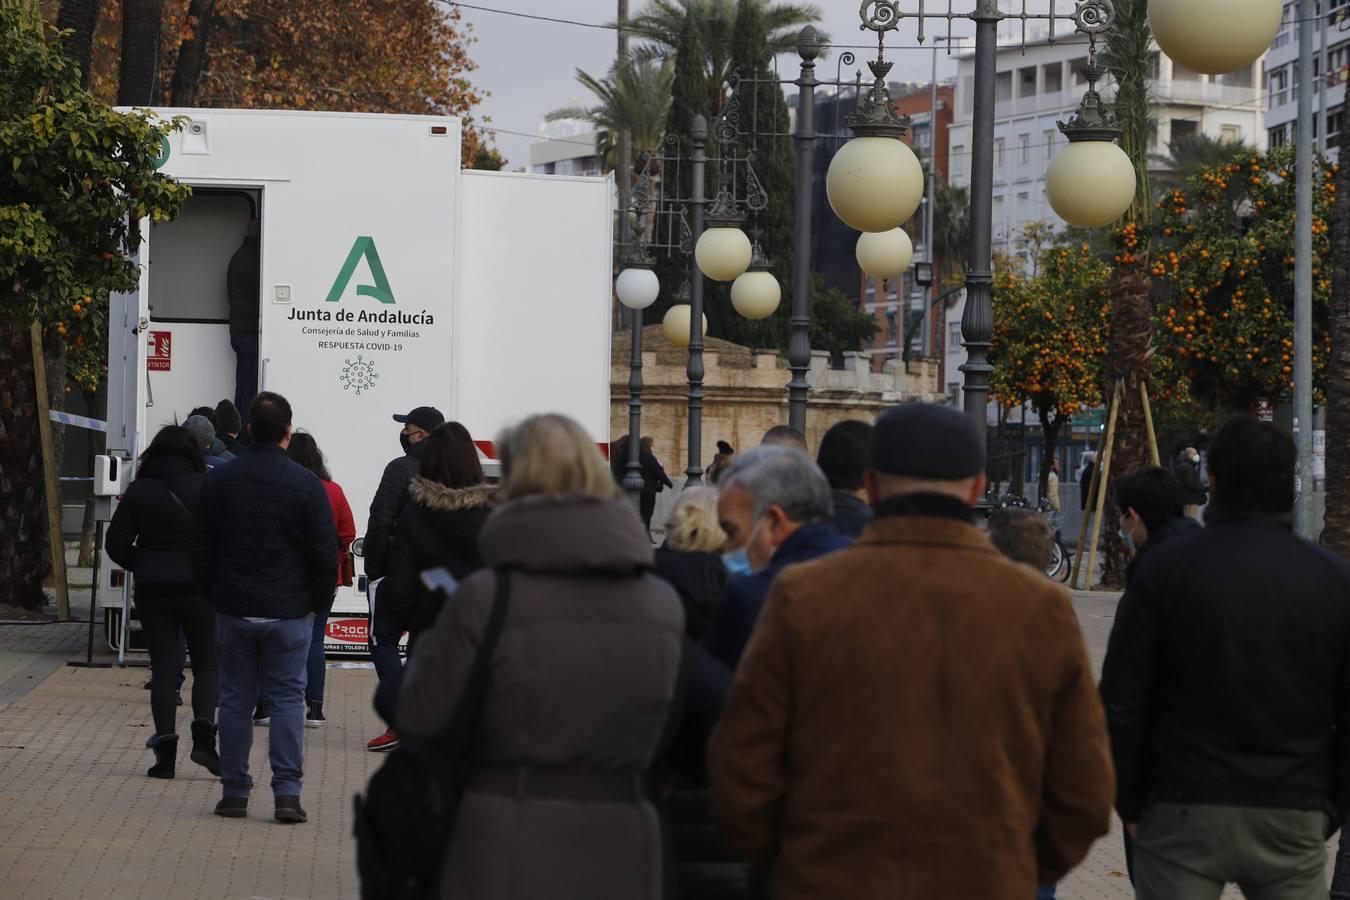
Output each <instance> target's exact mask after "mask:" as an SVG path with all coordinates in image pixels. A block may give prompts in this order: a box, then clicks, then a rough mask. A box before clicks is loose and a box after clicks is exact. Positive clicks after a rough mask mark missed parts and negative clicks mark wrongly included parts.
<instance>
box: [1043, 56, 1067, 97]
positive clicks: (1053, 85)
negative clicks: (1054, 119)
mask: <svg viewBox="0 0 1350 900" xmlns="http://www.w3.org/2000/svg"><path fill="white" fill-rule="evenodd" d="M1041 80H1042V81H1043V82H1044V83H1045V92H1046V93H1047V94H1057V93H1059V92H1060V91H1062V90H1064V67H1063V65H1062V64H1060V63H1057V62H1053V63H1046V64H1045V65H1043V66H1041Z"/></svg>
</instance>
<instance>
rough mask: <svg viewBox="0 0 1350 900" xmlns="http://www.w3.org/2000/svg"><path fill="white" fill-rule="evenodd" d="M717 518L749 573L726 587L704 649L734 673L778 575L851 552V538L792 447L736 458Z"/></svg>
mask: <svg viewBox="0 0 1350 900" xmlns="http://www.w3.org/2000/svg"><path fill="white" fill-rule="evenodd" d="M717 513H718V520H719V521H720V522H721V523H722V530H723V531H725V532H726V534H727V546H728V547H729V548H734V549H735V550H736V551H737V552H738V553H740V554H742V555H743V556H744V561H745V564H746V565H748V567H749V570H750V574H748V575H743V576H741V577H738V578H732V579H731V580H730V581H728V582H727V586H726V588H725V589H724V590H723V591H722V596H721V598H720V599H719V600H718V602H717V608H716V609H715V610H714V611H713V617H712V623H711V624H710V625H709V627H708V633H707V635H706V636H705V637H704V639H703V646H704V648H705V649H706V650H707V651H708V653H709V654H710V655H712V656H713V657H714V658H715V659H718V660H721V661H722V662H723V663H724V664H726V665H727V666H729V667H731V668H735V666H736V663H737V662H739V661H740V658H741V653H742V652H743V651H744V649H745V644H746V641H748V640H749V639H750V633H751V632H752V631H753V630H754V628H755V622H756V621H757V620H758V619H759V614H760V610H761V609H762V608H763V606H764V598H765V597H766V596H768V593H769V587H770V586H771V585H772V584H773V580H774V578H775V577H776V576H777V575H778V573H779V572H780V571H782V570H783V569H784V568H785V567H787V566H789V565H792V564H794V563H799V562H805V561H806V560H810V559H815V558H816V557H819V556H823V555H825V554H827V553H833V552H834V551H836V550H839V549H841V548H843V547H847V546H848V544H849V539H848V538H847V537H845V536H844V535H842V534H840V533H839V529H837V528H835V527H834V523H833V522H832V521H830V517H831V516H832V515H833V513H834V507H833V506H832V504H831V502H830V485H829V484H828V483H827V482H826V481H825V476H824V475H823V474H822V473H821V471H820V468H819V467H818V466H817V465H816V464H815V462H814V461H813V460H812V459H811V457H809V456H807V455H806V454H805V453H803V452H802V451H800V450H793V449H790V448H788V447H781V446H772V445H770V446H761V447H756V448H755V449H754V450H750V451H747V452H746V453H743V454H741V455H739V456H737V457H736V460H735V462H733V463H732V464H731V465H730V466H729V467H728V468H727V471H726V474H725V475H723V476H722V482H721V495H720V496H719V497H718V500H717ZM728 569H729V570H731V571H733V572H734V571H735V569H733V568H732V567H731V566H728Z"/></svg>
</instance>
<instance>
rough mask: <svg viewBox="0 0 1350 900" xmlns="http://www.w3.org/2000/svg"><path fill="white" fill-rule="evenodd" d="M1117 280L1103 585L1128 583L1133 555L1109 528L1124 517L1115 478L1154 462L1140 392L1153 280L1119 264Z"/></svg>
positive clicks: (1148, 350)
mask: <svg viewBox="0 0 1350 900" xmlns="http://www.w3.org/2000/svg"><path fill="white" fill-rule="evenodd" d="M1113 280H1114V281H1115V285H1114V289H1113V290H1112V292H1111V294H1112V296H1114V297H1115V305H1114V307H1113V308H1112V310H1111V375H1112V379H1113V382H1114V380H1115V379H1120V382H1121V397H1120V406H1119V409H1118V411H1117V413H1116V438H1115V446H1114V447H1113V448H1112V450H1111V473H1110V478H1111V483H1110V484H1103V485H1102V490H1105V491H1106V507H1105V510H1106V511H1105V517H1104V519H1103V522H1105V523H1106V525H1105V526H1103V528H1102V531H1103V532H1104V533H1105V536H1106V554H1105V557H1104V558H1103V561H1102V562H1103V568H1102V586H1103V587H1106V588H1111V589H1119V588H1122V587H1124V586H1125V566H1126V564H1127V563H1128V562H1129V560H1130V557H1129V552H1128V550H1127V549H1126V548H1125V544H1124V542H1123V541H1122V540H1121V539H1120V535H1119V534H1118V533H1117V530H1116V529H1115V528H1114V527H1109V526H1110V524H1111V523H1112V522H1116V521H1118V520H1119V519H1120V511H1119V510H1118V509H1117V508H1116V498H1115V490H1114V489H1113V488H1114V483H1115V481H1116V480H1117V479H1119V478H1120V477H1121V476H1122V475H1125V474H1128V473H1130V472H1133V471H1135V470H1136V469H1141V468H1143V467H1145V466H1148V465H1151V464H1152V462H1153V460H1152V457H1151V455H1150V453H1149V445H1148V426H1147V424H1146V423H1145V420H1144V401H1143V397H1142V396H1141V395H1140V392H1139V388H1140V385H1147V384H1148V372H1149V360H1150V359H1151V358H1152V355H1153V298H1152V290H1151V289H1152V284H1151V282H1150V280H1149V277H1148V275H1147V274H1146V272H1145V271H1144V270H1143V269H1142V268H1139V267H1137V266H1117V267H1116V269H1115V275H1114V279H1113ZM1108 396H1109V395H1108ZM1101 449H1103V450H1104V449H1105V448H1104V447H1103V448H1101ZM1097 458H1098V459H1099V460H1100V459H1101V458H1102V454H1101V453H1099V454H1098V457H1097Z"/></svg>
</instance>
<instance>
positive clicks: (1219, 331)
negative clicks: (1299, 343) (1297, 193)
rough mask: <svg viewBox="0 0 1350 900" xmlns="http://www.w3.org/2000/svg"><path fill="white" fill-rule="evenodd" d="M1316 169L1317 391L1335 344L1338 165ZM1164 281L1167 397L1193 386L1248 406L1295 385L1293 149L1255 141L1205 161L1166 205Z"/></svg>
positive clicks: (1159, 260) (1203, 395) (1216, 403)
mask: <svg viewBox="0 0 1350 900" xmlns="http://www.w3.org/2000/svg"><path fill="white" fill-rule="evenodd" d="M1315 164H1316V166H1317V168H1316V171H1314V172H1313V223H1312V232H1313V238H1312V239H1313V269H1312V273H1313V298H1312V299H1313V333H1314V335H1315V338H1314V342H1313V353H1312V356H1313V394H1314V396H1315V397H1316V398H1317V402H1318V403H1321V402H1322V397H1323V388H1324V385H1325V380H1326V363H1327V357H1328V355H1329V353H1330V346H1331V345H1330V339H1329V337H1328V323H1327V303H1328V300H1329V297H1330V294H1331V262H1330V260H1331V238H1330V233H1331V228H1330V224H1329V223H1330V221H1331V214H1332V208H1333V205H1334V198H1335V192H1336V186H1335V184H1334V183H1333V172H1334V171H1335V169H1336V167H1335V166H1331V165H1329V164H1328V163H1327V162H1326V160H1324V159H1323V160H1318V161H1317V162H1316V163H1315ZM1156 226H1157V229H1158V231H1159V237H1158V238H1157V242H1158V244H1157V246H1158V252H1157V257H1156V260H1155V261H1154V263H1153V267H1152V274H1153V277H1154V281H1155V284H1158V283H1161V284H1162V285H1163V286H1164V287H1165V289H1166V295H1165V298H1164V303H1163V304H1162V305H1161V307H1160V309H1159V311H1158V318H1159V326H1160V327H1159V328H1158V343H1159V349H1160V350H1161V351H1162V353H1161V356H1162V364H1163V365H1165V366H1166V367H1167V369H1166V378H1165V380H1164V381H1163V382H1162V384H1164V385H1165V386H1164V388H1163V391H1162V394H1163V398H1164V400H1168V399H1171V395H1175V394H1178V393H1179V392H1186V391H1188V392H1189V393H1190V394H1191V395H1192V396H1193V398H1194V399H1195V400H1197V401H1198V402H1200V403H1201V404H1204V405H1207V406H1211V407H1227V408H1230V409H1247V408H1250V406H1251V404H1252V403H1253V402H1254V401H1255V400H1256V399H1257V398H1259V397H1269V398H1278V397H1281V396H1283V395H1285V394H1286V393H1288V392H1289V391H1290V390H1291V389H1292V387H1293V362H1292V360H1293V318H1294V149H1293V148H1292V147H1281V148H1278V149H1275V150H1272V151H1270V152H1269V153H1267V154H1260V153H1257V152H1256V151H1254V150H1249V151H1247V152H1246V153H1244V154H1242V155H1240V156H1238V157H1236V158H1234V159H1232V160H1231V161H1229V162H1228V163H1226V164H1224V165H1220V166H1213V167H1207V168H1204V169H1202V170H1201V171H1200V173H1199V174H1198V175H1196V176H1194V177H1193V178H1191V180H1190V182H1189V184H1188V185H1187V187H1185V188H1178V189H1177V190H1175V191H1173V192H1172V193H1171V194H1170V195H1168V196H1166V197H1164V198H1163V200H1162V202H1161V203H1159V204H1158V216H1157V221H1156Z"/></svg>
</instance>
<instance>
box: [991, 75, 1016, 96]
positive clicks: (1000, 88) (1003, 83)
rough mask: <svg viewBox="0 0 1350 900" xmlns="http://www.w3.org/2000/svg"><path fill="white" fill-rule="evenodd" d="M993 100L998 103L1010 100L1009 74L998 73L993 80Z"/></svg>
mask: <svg viewBox="0 0 1350 900" xmlns="http://www.w3.org/2000/svg"><path fill="white" fill-rule="evenodd" d="M994 99H995V100H996V101H998V102H999V103H1003V102H1005V101H1007V100H1011V99H1012V73H1011V72H999V73H998V75H997V77H996V78H995V79H994Z"/></svg>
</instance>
